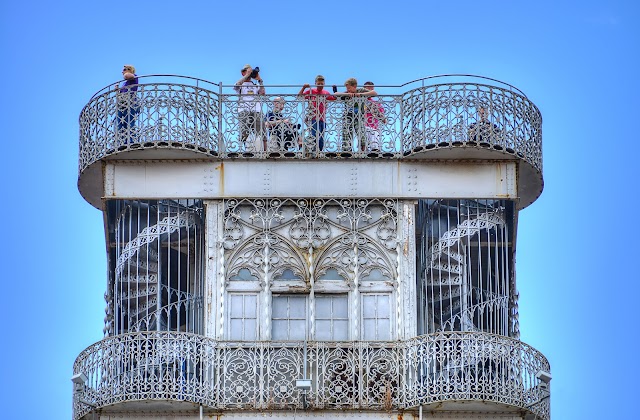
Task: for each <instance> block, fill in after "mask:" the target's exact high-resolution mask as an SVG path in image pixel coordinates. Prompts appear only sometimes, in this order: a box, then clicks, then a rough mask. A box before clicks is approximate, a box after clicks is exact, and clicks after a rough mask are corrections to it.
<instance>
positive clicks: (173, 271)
mask: <svg viewBox="0 0 640 420" xmlns="http://www.w3.org/2000/svg"><path fill="white" fill-rule="evenodd" d="M202 213H203V209H202V203H201V202H200V201H195V200H178V201H174V200H115V201H110V202H108V204H107V221H108V232H109V236H110V238H109V250H110V251H109V264H110V273H109V274H110V282H109V287H108V288H107V293H106V295H105V298H106V301H107V309H106V317H105V329H104V332H105V334H108V335H111V334H122V333H126V332H132V331H153V330H159V331H162V330H164V331H187V332H202V318H203V314H202V310H203V309H202V294H203V281H204V273H203V269H202V262H203V257H202V253H203V237H202V231H203V230H202Z"/></svg>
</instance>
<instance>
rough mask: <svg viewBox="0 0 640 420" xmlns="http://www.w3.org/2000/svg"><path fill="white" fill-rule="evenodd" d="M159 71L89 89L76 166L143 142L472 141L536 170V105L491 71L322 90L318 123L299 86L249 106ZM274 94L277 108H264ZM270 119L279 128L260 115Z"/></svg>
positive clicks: (354, 144) (383, 150)
mask: <svg viewBox="0 0 640 420" xmlns="http://www.w3.org/2000/svg"><path fill="white" fill-rule="evenodd" d="M167 78H168V77H166V76H148V77H141V78H140V80H141V84H140V85H139V86H138V90H137V91H136V92H128V93H117V92H115V91H113V90H108V89H105V90H103V91H101V92H98V93H97V94H96V95H94V97H93V98H92V99H91V100H90V102H89V103H88V104H87V105H86V106H85V107H84V109H83V110H82V112H81V114H80V153H79V170H80V172H81V173H82V171H83V170H84V169H85V168H87V167H88V166H89V165H90V164H92V163H93V162H96V161H98V160H100V159H101V158H103V157H105V156H108V155H111V154H113V153H117V152H118V151H124V150H132V149H144V148H174V149H176V148H177V149H187V150H193V151H195V152H198V153H203V154H206V155H208V156H219V157H222V158H236V157H240V158H258V159H263V158H304V159H306V158H335V157H343V158H349V157H354V158H372V159H375V158H403V157H405V156H411V155H413V154H415V153H419V152H422V151H424V150H428V149H438V148H454V147H472V148H483V149H492V150H498V151H501V152H503V153H506V154H510V155H513V156H514V157H515V158H520V159H524V160H525V161H527V162H528V163H529V164H531V166H533V167H534V168H535V169H536V170H537V171H539V172H541V171H542V131H541V128H542V117H541V115H540V112H539V111H538V109H537V108H536V106H535V105H534V104H533V103H532V102H531V101H529V100H528V99H527V97H526V96H524V94H522V93H521V92H519V91H518V90H517V89H515V88H513V87H512V86H509V85H506V84H502V83H501V82H497V81H491V80H490V79H485V78H480V77H469V76H459V77H457V79H459V80H458V81H452V82H449V81H448V79H447V82H442V80H441V79H439V78H437V77H435V78H428V79H422V80H421V81H418V82H422V85H421V86H420V87H417V88H413V89H409V90H406V89H407V88H406V87H405V86H404V85H403V86H395V87H394V86H392V87H381V88H379V91H378V96H376V97H374V98H366V97H354V98H345V100H340V99H337V100H332V99H331V100H329V99H327V98H321V99H320V100H321V101H323V102H324V113H325V115H324V120H323V127H324V128H323V129H322V130H321V129H320V128H318V126H317V125H316V126H314V123H313V121H314V120H312V118H313V117H314V113H313V109H312V108H311V105H310V104H311V103H312V102H313V98H307V97H305V96H298V95H297V93H295V92H298V90H299V86H284V87H277V88H276V87H273V88H271V87H267V92H268V93H267V94H266V95H260V96H256V97H255V98H252V99H253V101H252V104H253V106H254V107H255V108H252V109H253V112H254V113H253V114H250V115H249V114H247V112H246V109H245V107H243V106H245V104H244V103H243V98H242V97H241V96H239V95H238V94H237V93H235V92H234V91H233V90H232V86H222V85H218V84H215V83H210V82H206V81H202V80H198V79H190V78H180V77H175V76H174V77H173V78H169V81H167ZM444 79H445V77H443V80H444ZM454 79H456V77H454ZM489 82H491V83H493V82H495V84H489ZM412 83H415V82H412ZM427 83H432V84H427ZM276 98H281V99H282V100H283V101H284V107H283V109H282V111H281V112H280V113H278V114H277V115H278V116H277V117H273V116H269V115H270V114H269V113H270V112H272V111H273V110H274V99H276ZM354 110H358V111H357V112H355V111H354ZM315 117H316V118H318V115H315ZM274 118H277V121H278V124H279V125H280V126H279V128H278V127H276V125H278V124H275V123H273V124H272V125H269V124H268V123H269V119H272V120H273V119H274Z"/></svg>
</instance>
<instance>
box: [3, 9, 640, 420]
mask: <svg viewBox="0 0 640 420" xmlns="http://www.w3.org/2000/svg"><path fill="white" fill-rule="evenodd" d="M178 4H180V5H179V6H178ZM0 19H1V25H0V52H1V56H2V58H3V60H2V61H3V63H4V64H3V65H2V69H1V70H0V71H1V72H2V77H1V80H2V81H3V89H2V94H1V95H0V101H1V102H0V103H1V106H2V112H0V130H1V131H0V133H1V136H2V144H3V152H4V162H3V164H2V165H1V166H0V171H1V174H2V180H1V182H2V192H3V194H2V195H3V196H4V197H5V202H4V205H2V206H0V208H1V210H0V211H1V214H2V220H3V224H4V229H3V235H2V238H3V239H2V240H1V241H0V242H1V243H2V252H0V258H1V259H2V260H1V262H2V265H1V267H2V272H3V275H2V288H3V291H4V293H3V294H2V304H0V320H1V322H2V328H1V329H0V331H1V332H0V334H1V335H0V337H1V338H0V339H1V340H2V342H1V344H2V345H1V346H0V347H1V348H2V353H3V363H0V386H1V388H0V391H1V392H0V403H1V406H2V407H3V409H2V410H3V417H5V418H8V419H9V418H35V417H36V415H43V414H44V415H46V416H47V417H48V418H50V419H65V420H68V419H70V418H71V382H70V380H69V379H70V377H71V368H72V364H73V361H74V360H75V358H76V356H77V355H78V354H79V353H80V351H82V350H83V349H84V348H85V347H87V346H88V345H90V344H92V343H94V342H95V341H98V340H100V339H101V338H102V327H103V316H104V306H105V305H104V299H103V293H104V290H105V284H106V261H105V256H106V253H105V245H104V232H103V226H102V215H101V213H100V212H99V211H98V210H96V209H94V208H93V207H91V206H90V205H89V204H87V203H86V202H85V201H84V200H83V199H82V198H81V197H80V194H79V193H78V191H77V188H76V181H77V161H78V156H77V153H78V115H79V113H80V110H81V109H82V107H83V106H84V105H85V104H86V103H87V102H88V100H89V98H90V97H91V95H92V94H93V93H94V92H95V91H97V90H98V89H100V88H102V87H103V86H105V85H107V84H109V83H112V82H116V81H117V80H118V79H119V78H120V70H121V68H122V67H121V66H122V65H123V64H124V63H132V64H134V65H135V66H136V67H137V69H138V74H181V75H188V76H194V77H199V78H203V79H207V80H210V81H215V82H223V83H232V82H234V81H235V80H236V79H237V78H238V77H239V72H238V70H239V69H240V67H241V66H242V65H243V64H245V63H251V64H252V65H259V66H260V67H261V69H262V72H261V74H262V76H263V78H264V79H265V82H266V83H267V84H302V83H305V82H309V83H311V82H312V80H313V77H314V76H315V75H316V74H318V73H322V74H324V75H325V77H326V78H327V82H328V84H333V83H341V82H343V81H344V80H345V79H346V78H348V77H351V76H356V77H358V78H360V79H362V80H364V79H371V80H374V81H376V83H377V84H380V85H396V84H401V83H403V82H407V81H410V80H413V79H417V78H420V77H424V76H429V75H434V74H446V73H470V74H478V75H483V76H487V77H492V78H496V79H499V80H502V81H505V82H508V83H510V84H512V85H515V86H516V87H518V88H519V89H521V90H522V91H524V92H525V93H526V94H527V96H528V97H529V98H530V99H531V100H532V101H533V102H534V103H535V104H536V105H537V106H538V107H539V108H540V110H541V112H542V115H543V118H544V124H543V154H544V178H545V189H544V192H543V194H542V196H541V197H540V198H539V199H538V200H537V201H536V202H535V203H533V204H532V205H531V206H529V207H528V208H527V209H525V210H524V211H523V212H522V213H520V217H519V230H518V244H517V246H518V251H517V282H518V288H519V291H520V327H521V331H522V337H521V338H522V340H523V341H525V342H527V343H528V344H531V345H532V346H534V347H535V348H537V349H538V350H540V351H542V352H543V353H544V354H545V355H546V356H547V358H548V359H549V360H550V362H551V365H552V373H553V377H554V378H553V381H552V400H551V401H552V418H554V419H582V420H585V419H587V420H589V419H605V418H607V419H627V418H629V419H630V418H635V417H636V416H637V414H635V415H634V413H633V412H634V410H633V409H632V405H633V403H632V402H633V401H635V400H637V396H636V390H637V389H638V385H637V384H638V377H640V367H639V362H638V354H639V352H638V347H637V345H636V342H637V339H636V331H635V330H636V329H637V328H638V325H639V324H640V323H639V322H638V321H640V316H639V315H638V307H639V305H638V297H639V296H640V288H639V287H638V282H639V280H640V275H639V274H638V271H637V265H636V263H634V261H637V259H638V253H640V247H639V246H638V243H639V240H638V238H640V229H639V228H638V226H639V224H638V222H637V221H636V217H637V214H638V210H637V209H638V208H637V207H636V205H637V204H636V202H637V201H636V196H635V195H636V194H637V193H638V187H637V186H634V185H636V180H637V179H638V178H639V175H640V174H639V173H638V172H639V171H638V165H637V164H636V159H637V158H636V156H637V153H638V150H640V148H639V146H638V142H639V141H640V135H639V134H638V126H639V125H640V123H639V122H638V121H637V120H638V115H640V105H639V104H640V102H639V100H638V98H640V95H639V93H640V87H639V84H638V81H637V80H636V78H637V77H638V65H639V64H640V59H639V57H640V25H639V24H638V21H639V20H640V5H639V3H637V2H636V1H633V0H628V1H620V0H609V1H606V2H605V1H589V0H583V1H564V2H562V1H547V0H541V1H538V2H525V1H517V0H511V1H489V0H487V1H484V2H479V1H466V0H463V1H457V2H432V1H428V0H424V1H395V2H388V3H382V2H377V3H376V2H371V1H332V0H328V1H324V2H313V3H311V2H308V3H307V2H293V1H286V0H285V1H279V2H277V3H275V2H274V3H272V2H259V3H254V2H244V3H242V2H213V1H199V2H190V1H185V2H182V3H176V2H165V1H161V0H156V1H146V0H141V1H138V2H102V1H69V0H61V1H58V2H43V1H41V2H30V1H22V2H17V1H8V0H5V1H2V2H1V3H0ZM36 413H37V414H36ZM45 413H46V414H45Z"/></svg>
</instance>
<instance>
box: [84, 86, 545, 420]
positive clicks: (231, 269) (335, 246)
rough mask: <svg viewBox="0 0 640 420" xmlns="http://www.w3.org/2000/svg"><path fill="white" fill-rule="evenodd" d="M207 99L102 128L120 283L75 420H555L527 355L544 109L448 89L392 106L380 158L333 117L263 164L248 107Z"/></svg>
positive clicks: (98, 171) (499, 90)
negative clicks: (523, 237)
mask: <svg viewBox="0 0 640 420" xmlns="http://www.w3.org/2000/svg"><path fill="white" fill-rule="evenodd" d="M189 80H191V81H192V83H184V80H183V79H179V80H178V82H179V83H178V82H176V81H171V82H167V81H162V82H161V83H160V82H156V81H155V79H149V80H148V83H145V85H141V86H140V89H139V90H138V91H137V92H138V93H136V94H135V95H128V96H127V97H125V98H122V97H118V96H117V95H116V94H114V93H113V92H101V93H98V94H96V95H95V96H94V98H92V100H91V101H90V103H89V104H88V105H87V107H85V109H84V110H83V112H82V114H81V119H80V124H81V141H80V175H79V180H78V185H79V189H80V191H81V193H82V194H83V196H84V197H85V198H86V199H87V201H88V202H90V203H91V204H92V205H94V206H95V207H98V208H100V209H102V210H103V211H104V212H105V222H106V223H105V230H106V236H107V238H106V239H107V245H108V247H107V248H108V257H109V258H108V259H109V278H108V281H107V292H106V294H105V298H106V300H107V308H106V317H105V329H104V331H105V338H104V339H103V340H101V341H100V342H98V343H95V344H93V345H92V346H90V347H88V348H87V349H86V350H84V351H83V352H82V353H81V354H80V355H79V356H78V359H77V360H76V363H75V365H74V375H75V376H74V378H80V377H82V378H86V379H85V380H82V381H80V380H77V379H76V380H75V381H74V383H76V387H75V389H74V399H73V401H74V402H73V404H74V419H81V418H91V416H93V415H98V416H100V417H104V418H110V417H111V416H116V417H118V418H131V419H137V418H141V417H144V416H148V415H152V416H154V417H162V418H172V419H181V418H193V417H194V416H200V417H202V416H205V415H206V416H211V415H224V416H227V417H233V418H245V417H252V418H253V417H256V416H258V415H260V416H264V415H269V416H272V417H293V418H296V417H316V416H323V417H331V418H333V417H335V418H348V417H352V416H354V415H357V416H359V417H371V418H378V419H380V418H386V417H389V416H391V415H394V416H402V415H414V416H418V417H421V416H423V415H424V416H428V417H429V418H486V419H492V418H495V419H498V418H500V419H506V418H512V419H516V418H518V419H522V418H530V419H533V418H534V417H537V418H541V419H549V418H550V414H549V389H548V376H545V375H539V373H540V372H549V371H550V368H549V364H548V361H547V360H546V359H545V358H544V356H543V355H542V354H540V353H539V352H538V351H536V350H535V349H533V348H532V347H530V346H528V345H526V344H524V343H522V342H520V341H519V340H518V338H519V329H518V313H517V290H516V283H515V274H514V273H515V264H514V262H515V261H514V255H515V237H516V235H515V230H516V226H517V223H516V221H517V213H518V211H519V209H521V208H523V207H525V206H526V205H528V204H530V203H531V202H533V201H534V200H535V199H536V198H537V196H538V195H539V194H540V192H541V190H542V172H541V168H542V160H541V118H540V115H539V112H538V111H537V109H536V108H535V106H534V105H533V104H532V103H530V102H529V101H528V99H527V98H526V97H525V96H524V95H523V94H521V93H520V92H519V91H517V89H515V88H513V87H509V86H508V85H504V84H501V83H499V82H496V81H493V82H495V83H494V84H492V83H491V81H488V80H487V79H480V81H478V80H475V81H468V80H466V79H463V80H461V81H455V82H451V83H435V84H428V83H430V82H435V80H431V79H427V80H423V81H421V83H422V84H421V86H419V87H417V88H415V87H414V88H412V89H407V90H404V88H403V87H395V88H394V89H395V90H396V91H398V90H400V92H399V93H393V94H389V95H386V96H385V95H381V96H380V99H379V101H380V102H381V103H382V104H383V107H384V109H385V111H386V116H387V117H388V121H389V122H388V123H387V126H385V127H384V128H383V129H382V130H381V133H380V136H379V141H380V146H379V147H380V149H376V150H373V149H371V147H369V146H367V147H366V148H365V146H364V145H363V146H361V145H360V144H359V143H354V145H353V148H350V150H346V149H345V147H344V144H345V143H344V139H343V138H342V137H341V136H344V133H345V131H344V126H341V124H343V125H344V124H345V121H346V118H347V117H346V115H347V114H346V111H341V110H342V107H343V104H330V105H331V107H333V108H331V107H329V106H328V109H329V111H328V112H329V113H328V117H327V126H328V128H327V130H326V132H325V137H326V138H324V139H323V141H324V148H322V147H320V144H321V143H319V141H320V139H319V138H317V137H314V136H313V135H312V134H311V133H310V132H306V133H304V136H305V138H304V142H303V146H302V148H300V149H298V148H297V147H295V148H291V147H285V146H283V145H282V144H280V143H277V142H275V141H274V143H273V144H276V147H275V148H270V149H268V150H258V149H249V148H248V146H247V145H243V144H242V143H241V142H238V139H237V136H238V135H239V128H238V125H237V122H234V121H237V119H238V114H237V109H236V107H235V105H234V104H235V103H237V102H238V100H239V99H240V98H238V97H233V96H232V95H229V94H225V93H224V92H225V88H224V87H223V86H220V85H215V84H208V85H207V82H203V81H195V82H194V81H193V79H189ZM438 80H439V79H438ZM205 85H206V86H207V87H206V88H205V87H203V86H205ZM211 86H214V88H211ZM505 86H506V87H505ZM292 90H294V89H292ZM295 90H297V88H296V89H295ZM390 90H392V89H391V88H390ZM279 95H280V96H286V95H287V93H286V92H282V93H279ZM289 96H291V95H289ZM306 100H307V99H306V98H293V97H291V99H290V102H292V103H293V104H291V103H290V104H289V105H288V106H289V108H288V111H289V112H290V113H293V114H296V113H298V114H299V115H300V116H301V120H302V119H303V118H302V116H303V115H306V114H307V111H306V109H307V108H306V107H308V104H307V102H306ZM296 101H297V102H296ZM264 102H265V104H267V103H268V102H269V101H268V99H267V98H265V99H264ZM369 105H370V104H369V103H367V102H362V103H360V105H357V104H356V103H355V102H354V105H353V106H356V107H357V106H360V107H362V108H361V109H365V110H366V109H367V108H366V107H367V106H369ZM134 109H135V112H134V111H132V110H134ZM345 109H346V108H345ZM479 109H482V110H483V111H482V113H483V115H484V112H485V111H484V110H485V109H488V110H489V114H490V115H491V117H492V120H493V121H492V122H491V124H489V123H486V121H484V120H483V119H480V118H476V117H475V116H471V115H472V113H475V112H477V111H478V110H479ZM123 110H125V111H126V110H128V111H126V112H131V113H132V114H131V115H134V114H135V115H134V118H133V120H128V121H127V125H126V126H124V127H123V125H124V124H123V123H122V121H117V118H118V116H119V115H122V113H123V112H124V111H123ZM341 112H345V113H344V114H343V113H341ZM114 118H115V119H116V121H115V123H114ZM483 118H484V117H483ZM130 121H134V123H130ZM483 123H484V124H485V125H482V124H483ZM332 124H334V125H335V127H333V126H332ZM114 127H115V128H114ZM363 127H364V126H363ZM474 127H475V128H474ZM478 127H481V128H478ZM163 133H164V134H163ZM167 133H169V134H167ZM433 133H436V135H435V136H434V134H433ZM315 135H316V136H317V133H315ZM154 136H155V137H154ZM355 138H357V141H358V142H360V143H361V144H364V143H363V142H364V140H363V139H365V138H368V137H365V136H364V132H359V133H358V132H357V130H356V132H355V136H354V139H355ZM269 141H270V142H271V140H269ZM340 145H343V146H342V149H340ZM289 146H291V145H289ZM306 147H309V149H310V150H311V152H309V151H308V150H306V149H305V148H306ZM541 378H542V379H541ZM300 379H305V380H307V379H308V381H302V382H300V381H299V380H300ZM543 379H544V380H543ZM545 380H546V382H545ZM296 383H298V384H307V385H305V386H303V387H299V388H297V387H296ZM307 388H308V389H307ZM336 410H339V411H336ZM350 410H351V411H350Z"/></svg>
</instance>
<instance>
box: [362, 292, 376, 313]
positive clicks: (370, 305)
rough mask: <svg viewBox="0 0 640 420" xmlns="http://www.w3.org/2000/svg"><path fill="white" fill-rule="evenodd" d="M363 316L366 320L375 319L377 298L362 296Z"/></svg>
mask: <svg viewBox="0 0 640 420" xmlns="http://www.w3.org/2000/svg"><path fill="white" fill-rule="evenodd" d="M362 316H363V317H365V318H375V316H376V296H375V295H374V296H366V295H365V296H362Z"/></svg>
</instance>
